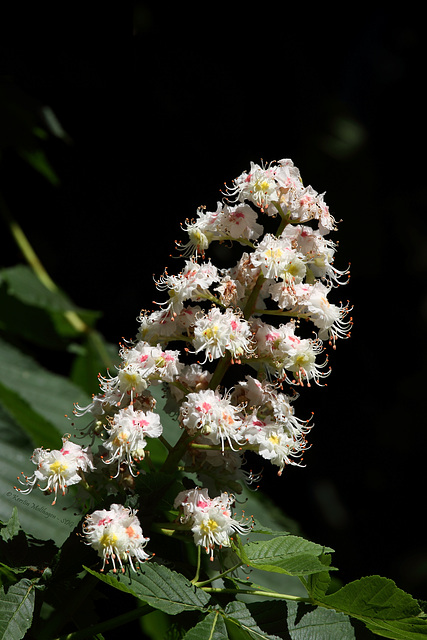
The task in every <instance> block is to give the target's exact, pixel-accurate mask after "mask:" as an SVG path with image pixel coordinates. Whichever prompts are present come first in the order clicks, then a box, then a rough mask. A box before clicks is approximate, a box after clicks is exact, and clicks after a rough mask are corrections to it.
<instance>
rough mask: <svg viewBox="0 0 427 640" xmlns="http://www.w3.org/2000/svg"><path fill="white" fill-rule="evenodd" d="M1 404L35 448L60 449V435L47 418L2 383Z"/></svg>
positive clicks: (0, 391) (0, 388)
mask: <svg viewBox="0 0 427 640" xmlns="http://www.w3.org/2000/svg"><path fill="white" fill-rule="evenodd" d="M0 403H1V405H2V409H3V411H6V412H7V413H9V415H10V417H11V418H13V420H15V422H16V423H17V424H19V426H20V427H21V428H22V429H23V430H24V432H25V433H26V434H27V435H28V436H29V438H30V439H31V442H33V443H34V446H42V445H43V446H45V447H46V448H51V449H58V448H60V447H59V446H58V445H59V444H60V442H61V440H60V434H59V433H57V432H56V429H55V428H54V427H53V425H52V424H51V423H50V422H48V420H46V419H45V418H43V417H42V416H40V415H39V414H38V413H36V412H35V411H34V410H33V409H32V408H31V407H30V405H29V404H28V403H27V402H26V400H25V399H24V398H22V397H21V396H20V395H19V394H17V393H15V392H14V391H12V390H11V389H8V388H7V387H6V386H4V385H3V384H1V383H0Z"/></svg>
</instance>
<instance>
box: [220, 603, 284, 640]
mask: <svg viewBox="0 0 427 640" xmlns="http://www.w3.org/2000/svg"><path fill="white" fill-rule="evenodd" d="M224 613H225V620H226V623H228V624H227V627H228V626H229V624H230V622H232V623H234V624H237V625H238V626H239V627H240V628H241V629H242V630H243V631H244V632H245V633H246V634H247V636H249V637H250V638H252V639H253V640H280V638H279V636H275V635H270V634H268V633H266V632H265V631H263V630H262V629H260V628H259V626H258V625H257V623H256V622H255V620H254V619H253V617H252V616H251V614H250V611H249V609H248V608H247V606H246V605H245V604H244V603H243V602H239V601H237V600H234V601H233V602H230V603H229V604H228V605H227V607H226V609H225V612H224Z"/></svg>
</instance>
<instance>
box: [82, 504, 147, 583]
mask: <svg viewBox="0 0 427 640" xmlns="http://www.w3.org/2000/svg"><path fill="white" fill-rule="evenodd" d="M83 534H84V537H85V538H86V539H85V543H86V544H88V545H90V546H91V547H93V548H94V549H95V551H97V552H98V555H99V556H100V557H101V558H102V559H103V564H102V568H101V571H104V569H105V565H107V564H109V562H110V560H111V562H112V565H113V572H114V573H116V572H117V567H116V562H117V563H118V565H119V567H120V569H121V571H122V572H123V573H124V571H125V568H124V566H123V563H126V562H129V564H130V566H131V567H132V569H133V570H134V571H135V570H136V569H135V566H134V564H133V562H134V560H136V561H137V562H144V561H145V560H147V559H148V558H150V556H149V555H148V554H147V553H146V552H145V551H144V548H145V546H146V544H147V542H148V541H149V538H144V535H143V533H142V529H141V525H140V522H139V520H138V518H137V516H136V511H133V510H132V509H129V508H125V507H123V506H122V505H120V504H112V505H111V507H110V509H109V510H106V509H102V510H98V511H94V512H93V513H92V514H90V515H88V516H86V518H85V520H84V523H83ZM137 568H139V567H137Z"/></svg>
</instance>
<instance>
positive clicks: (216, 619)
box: [182, 611, 228, 640]
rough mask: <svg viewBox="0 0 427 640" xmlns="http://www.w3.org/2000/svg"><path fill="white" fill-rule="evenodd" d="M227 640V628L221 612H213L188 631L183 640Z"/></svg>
mask: <svg viewBox="0 0 427 640" xmlns="http://www.w3.org/2000/svg"><path fill="white" fill-rule="evenodd" d="M205 638H206V639H207V640H226V639H227V638H228V633H227V627H226V626H225V622H224V619H223V617H222V615H221V613H220V612H219V611H211V613H208V615H207V616H205V617H204V618H203V620H201V621H200V622H198V623H197V624H196V626H195V627H193V628H192V629H190V630H189V631H187V633H186V634H185V635H184V636H183V638H182V640H205Z"/></svg>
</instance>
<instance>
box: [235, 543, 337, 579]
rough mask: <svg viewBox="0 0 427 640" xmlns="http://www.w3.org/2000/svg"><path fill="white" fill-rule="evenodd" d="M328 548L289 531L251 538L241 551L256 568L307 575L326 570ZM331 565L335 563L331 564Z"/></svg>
mask: <svg viewBox="0 0 427 640" xmlns="http://www.w3.org/2000/svg"><path fill="white" fill-rule="evenodd" d="M324 551H325V547H322V546H321V545H319V544H315V543H314V542H310V541H309V540H305V539H304V538H300V537H299V536H292V535H288V536H278V537H276V538H273V539H272V540H265V541H257V542H250V543H249V544H245V545H243V546H242V547H240V548H239V550H238V553H239V556H240V558H241V559H242V560H243V562H245V563H246V564H248V565H250V566H251V567H254V568H256V569H261V570H263V571H273V572H276V573H285V574H287V575H291V576H304V575H310V574H312V573H320V572H324V571H325V563H324V562H323V561H322V556H323V552H324ZM329 551H331V549H329ZM331 569H333V567H328V570H331Z"/></svg>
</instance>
